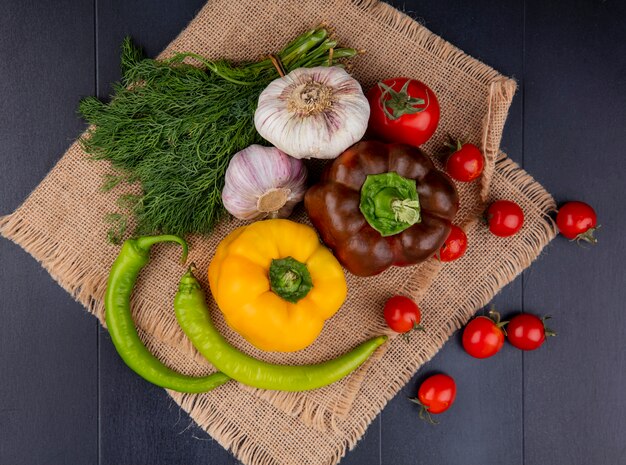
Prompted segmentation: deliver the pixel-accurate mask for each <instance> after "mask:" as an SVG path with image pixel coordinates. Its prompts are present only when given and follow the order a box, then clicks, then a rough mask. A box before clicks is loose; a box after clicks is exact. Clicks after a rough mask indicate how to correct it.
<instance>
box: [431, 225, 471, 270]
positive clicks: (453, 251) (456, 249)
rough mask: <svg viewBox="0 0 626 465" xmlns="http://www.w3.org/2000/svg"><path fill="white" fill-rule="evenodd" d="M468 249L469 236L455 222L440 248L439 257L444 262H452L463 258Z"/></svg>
mask: <svg viewBox="0 0 626 465" xmlns="http://www.w3.org/2000/svg"><path fill="white" fill-rule="evenodd" d="M466 250H467V236H466V235H465V232H464V231H463V230H462V229H461V228H459V227H458V226H456V225H454V224H453V225H452V229H450V234H448V238H447V239H446V241H445V242H444V243H443V245H442V246H441V248H440V249H439V253H438V254H437V258H438V259H439V260H440V261H442V262H451V261H453V260H456V259H457V258H461V257H462V256H463V255H464V254H465V251H466Z"/></svg>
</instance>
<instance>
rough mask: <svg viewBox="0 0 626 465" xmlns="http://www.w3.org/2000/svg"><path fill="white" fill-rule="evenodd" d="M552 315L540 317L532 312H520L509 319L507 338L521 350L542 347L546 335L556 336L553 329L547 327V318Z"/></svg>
mask: <svg viewBox="0 0 626 465" xmlns="http://www.w3.org/2000/svg"><path fill="white" fill-rule="evenodd" d="M549 318H550V317H549V316H546V317H544V318H539V317H538V316H536V315H531V314H530V313H520V314H519V315H515V316H514V317H513V318H511V321H509V324H508V326H507V327H506V330H507V339H508V340H509V342H510V343H511V344H512V345H513V346H514V347H517V348H518V349H520V350H535V349H538V348H539V347H541V345H542V344H543V342H544V341H545V340H546V336H556V333H555V332H554V331H552V330H551V329H548V328H546V325H545V320H548V319H549Z"/></svg>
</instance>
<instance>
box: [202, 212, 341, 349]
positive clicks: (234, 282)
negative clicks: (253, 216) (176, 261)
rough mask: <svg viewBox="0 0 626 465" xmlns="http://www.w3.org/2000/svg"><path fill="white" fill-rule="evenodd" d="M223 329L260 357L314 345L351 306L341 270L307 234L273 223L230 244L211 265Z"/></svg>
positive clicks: (300, 227)
mask: <svg viewBox="0 0 626 465" xmlns="http://www.w3.org/2000/svg"><path fill="white" fill-rule="evenodd" d="M209 284H210V286H211V292H212V293H213V297H214V298H215V301H216V302H217V305H218V307H219V308H220V310H221V311H222V313H223V314H224V318H225V319H226V323H228V325H229V326H230V327H231V328H233V329H234V330H235V331H237V332H238V333H239V334H241V335H242V336H243V337H244V338H246V339H247V340H248V341H249V342H250V343H251V344H253V345H254V346H256V347H258V348H259V349H262V350H267V351H279V352H293V351H296V350H300V349H303V348H305V347H307V346H308V345H310V344H311V343H312V342H313V341H314V340H315V338H317V336H318V335H319V334H320V332H321V331H322V327H323V326H324V321H325V320H327V319H328V318H330V317H331V316H333V315H334V314H335V313H336V312H337V310H339V307H341V305H342V304H343V302H344V300H345V299H346V294H347V286H346V280H345V277H344V274H343V269H342V268H341V265H340V264H339V262H338V261H337V259H336V258H335V257H334V256H333V254H332V253H331V252H330V251H329V250H328V249H327V248H326V247H324V246H323V245H322V244H320V241H319V239H318V237H317V233H316V232H315V230H314V229H313V228H311V227H310V226H306V225H304V224H300V223H295V222H293V221H289V220H281V219H271V220H265V221H257V222H256V223H252V224H250V225H248V226H242V227H240V228H237V229H235V230H234V231H232V232H231V233H230V234H229V235H228V236H226V237H225V238H224V239H223V240H222V242H221V243H220V244H219V246H218V247H217V251H216V252H215V257H214V258H213V260H212V261H211V264H210V265H209Z"/></svg>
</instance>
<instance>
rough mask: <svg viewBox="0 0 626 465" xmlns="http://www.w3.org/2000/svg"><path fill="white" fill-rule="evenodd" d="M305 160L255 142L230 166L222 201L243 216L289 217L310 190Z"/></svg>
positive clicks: (245, 217) (239, 215)
mask: <svg viewBox="0 0 626 465" xmlns="http://www.w3.org/2000/svg"><path fill="white" fill-rule="evenodd" d="M306 178H307V171H306V167H305V166H304V163H303V162H302V161H301V160H297V159H295V158H292V157H290V156H288V155H287V154H285V153H284V152H282V151H280V150H278V149H277V148H275V147H263V146H261V145H256V144H254V145H251V146H250V147H247V148H246V149H244V150H242V151H240V152H237V153H236V154H235V155H234V156H233V158H232V159H231V161H230V164H229V165H228V168H227V170H226V176H225V180H224V189H223V190H222V202H223V204H224V207H225V208H226V210H228V212H229V213H231V214H232V215H233V216H235V217H236V218H239V219H241V220H248V221H250V220H258V219H263V218H266V217H268V216H271V217H273V218H286V217H288V216H289V215H290V214H291V212H292V211H293V208H294V206H295V205H296V204H297V203H298V202H300V201H302V199H303V198H304V193H305V191H306Z"/></svg>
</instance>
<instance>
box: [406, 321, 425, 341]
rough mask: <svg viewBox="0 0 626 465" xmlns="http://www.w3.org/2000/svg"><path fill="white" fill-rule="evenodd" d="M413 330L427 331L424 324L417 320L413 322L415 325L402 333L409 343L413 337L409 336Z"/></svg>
mask: <svg viewBox="0 0 626 465" xmlns="http://www.w3.org/2000/svg"><path fill="white" fill-rule="evenodd" d="M413 331H423V332H426V328H424V327H423V326H422V325H420V324H417V323H416V322H415V321H414V322H413V327H412V328H411V329H409V330H408V331H407V332H405V333H402V337H403V338H404V340H405V341H406V342H407V343H408V342H411V338H410V337H409V334H411V332H413Z"/></svg>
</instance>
